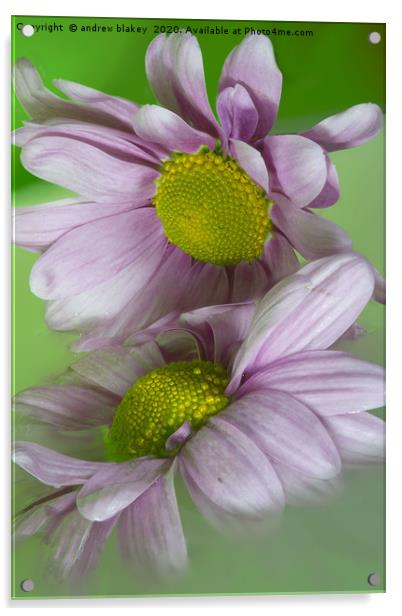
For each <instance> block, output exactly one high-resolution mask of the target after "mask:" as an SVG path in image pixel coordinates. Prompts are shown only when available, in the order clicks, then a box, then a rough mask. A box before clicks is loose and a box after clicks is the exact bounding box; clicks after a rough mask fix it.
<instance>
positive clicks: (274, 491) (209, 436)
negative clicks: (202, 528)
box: [179, 417, 284, 519]
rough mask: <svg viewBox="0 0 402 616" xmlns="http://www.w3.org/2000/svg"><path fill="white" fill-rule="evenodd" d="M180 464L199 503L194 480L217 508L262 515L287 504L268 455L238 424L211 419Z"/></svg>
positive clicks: (229, 512)
mask: <svg viewBox="0 0 402 616" xmlns="http://www.w3.org/2000/svg"><path fill="white" fill-rule="evenodd" d="M179 465H180V470H181V473H182V476H183V478H184V480H185V482H186V485H187V487H188V490H189V492H190V494H191V495H192V497H193V498H194V500H195V502H196V503H197V492H195V491H194V492H193V491H192V485H193V483H194V484H196V486H197V491H198V490H199V491H201V492H202V493H203V494H205V495H206V497H207V498H208V499H209V501H210V502H211V503H213V505H215V507H216V508H217V509H221V510H223V511H224V512H226V513H227V514H232V515H234V514H235V515H236V516H238V517H245V518H254V519H258V518H261V517H262V516H265V515H266V514H267V513H269V512H272V511H278V510H280V509H281V508H282V507H283V504H284V496H283V490H282V486H281V484H280V482H279V480H278V477H277V475H276V473H275V472H274V470H273V468H272V465H271V464H270V462H269V461H268V458H267V457H266V456H264V454H263V453H262V451H261V450H260V449H259V448H258V447H257V446H256V445H255V444H254V442H253V441H252V440H251V439H250V438H248V437H247V436H246V435H245V434H244V433H243V432H241V431H240V430H239V429H238V428H236V427H235V426H232V425H231V424H229V423H228V422H227V421H224V420H223V419H220V418H218V417H215V418H213V419H210V420H209V421H208V423H207V424H206V425H205V426H204V427H203V429H202V430H201V431H200V432H198V433H197V434H196V435H195V436H194V437H193V438H192V439H191V440H190V441H189V442H188V443H187V444H186V445H185V447H184V448H183V450H182V452H181V454H180V456H179Z"/></svg>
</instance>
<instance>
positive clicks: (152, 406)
mask: <svg viewBox="0 0 402 616" xmlns="http://www.w3.org/2000/svg"><path fill="white" fill-rule="evenodd" d="M228 382H229V379H228V375H227V372H226V370H225V368H224V367H223V366H221V365H220V364H214V363H212V362H209V361H200V360H194V361H178V362H174V363H172V364H167V365H166V366H163V367H162V368H157V369H156V370H153V371H152V372H149V373H148V374H147V375H145V376H143V377H141V378H140V379H138V381H136V383H135V384H134V385H133V386H132V387H131V388H130V389H129V390H128V391H127V393H126V394H125V396H124V398H123V400H122V401H121V403H120V405H119V406H118V407H117V409H116V412H115V415H114V418H113V423H112V426H111V428H110V430H109V433H108V435H107V438H106V442H107V449H108V454H109V457H110V458H111V459H113V460H116V461H122V460H128V459H130V458H136V457H139V456H166V455H169V452H168V451H167V450H166V447H165V445H166V439H167V438H169V436H170V435H171V434H173V433H174V432H175V431H176V430H177V429H178V428H179V427H180V426H181V425H182V424H183V423H184V422H185V421H186V420H187V421H188V422H189V423H190V425H191V427H192V428H193V429H195V430H197V429H198V428H200V427H201V426H202V425H203V424H204V423H205V422H206V420H207V419H208V417H210V416H211V415H215V414H216V413H219V411H222V410H223V409H224V408H225V407H226V406H227V405H228V403H229V398H228V397H227V396H225V395H224V393H223V392H224V391H225V389H226V386H227V384H228Z"/></svg>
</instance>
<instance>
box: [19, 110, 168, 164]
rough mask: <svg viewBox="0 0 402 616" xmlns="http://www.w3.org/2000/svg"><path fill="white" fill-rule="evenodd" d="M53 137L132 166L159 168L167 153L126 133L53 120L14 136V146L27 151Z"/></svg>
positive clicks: (30, 124) (26, 127) (33, 124)
mask: <svg viewBox="0 0 402 616" xmlns="http://www.w3.org/2000/svg"><path fill="white" fill-rule="evenodd" d="M45 137H49V138H50V137H52V138H53V139H54V138H60V139H72V140H74V141H79V142H81V143H84V144H86V145H88V146H93V147H94V148H97V149H99V150H101V151H102V152H104V153H105V154H107V155H108V156H112V157H114V158H116V159H118V160H122V161H126V162H128V163H130V162H131V163H137V164H140V165H142V164H148V165H151V166H153V167H154V168H156V167H157V166H158V165H159V161H160V154H161V153H164V150H162V148H161V147H160V146H157V145H156V144H148V143H145V142H144V141H143V140H142V139H140V138H139V137H137V136H136V135H134V132H133V131H132V134H131V135H129V134H127V133H126V132H125V131H122V130H117V129H115V128H110V127H108V126H101V125H99V124H90V123H88V122H79V121H75V120H69V119H65V118H61V119H59V118H52V119H50V120H46V121H42V122H25V124H24V126H23V128H19V129H17V130H16V131H15V132H14V143H15V145H17V146H19V147H25V146H26V145H28V143H29V142H30V141H32V140H34V139H36V138H42V139H43V138H45Z"/></svg>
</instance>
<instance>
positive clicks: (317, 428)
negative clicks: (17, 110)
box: [14, 254, 384, 575]
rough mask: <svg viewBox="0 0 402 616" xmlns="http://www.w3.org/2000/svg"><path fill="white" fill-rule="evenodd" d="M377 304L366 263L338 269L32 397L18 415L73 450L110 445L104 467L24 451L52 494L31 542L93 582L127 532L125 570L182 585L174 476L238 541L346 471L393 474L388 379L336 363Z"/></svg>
mask: <svg viewBox="0 0 402 616" xmlns="http://www.w3.org/2000/svg"><path fill="white" fill-rule="evenodd" d="M373 288H374V274H373V271H372V268H371V266H370V265H369V264H368V263H367V262H366V261H365V259H363V258H361V257H359V256H357V255H355V254H344V255H338V256H335V257H328V258H324V259H321V260H319V261H316V262H313V263H311V264H309V265H307V266H305V267H304V268H302V269H301V270H299V271H298V272H297V273H296V274H294V275H292V276H290V277H288V278H287V279H285V280H283V281H282V282H280V283H278V284H277V285H276V286H275V287H274V288H273V289H271V291H269V292H268V293H267V294H266V295H265V296H264V297H263V298H262V299H261V300H260V301H259V302H258V304H257V305H256V304H255V303H251V302H244V303H238V304H235V305H233V304H232V305H224V306H222V305H220V306H211V307H206V308H201V309H198V310H195V311H192V312H189V313H186V314H183V315H181V316H179V317H178V318H177V319H176V322H175V323H174V324H173V325H172V324H170V326H169V327H167V328H166V327H161V328H160V330H159V332H158V333H157V334H156V335H155V337H154V339H153V340H149V341H148V342H146V343H144V344H142V345H140V346H132V347H130V346H125V347H122V346H116V347H112V348H109V349H103V350H98V351H95V352H93V353H89V354H88V355H87V356H86V357H84V358H82V359H79V360H78V361H77V362H75V363H73V364H72V366H71V370H70V372H69V373H68V375H67V376H66V377H65V382H64V383H57V384H54V385H50V386H47V387H38V388H32V389H29V390H27V391H24V392H22V393H20V394H19V395H18V396H17V398H16V405H17V410H18V412H19V413H23V414H25V415H27V416H28V417H31V418H32V420H33V421H34V422H36V423H39V424H41V425H43V426H46V427H47V428H48V427H50V428H52V429H54V428H56V429H57V431H58V432H59V433H62V434H64V435H66V434H67V435H68V436H65V442H64V445H63V446H64V447H67V449H68V447H69V443H70V440H71V434H72V433H73V432H74V433H75V432H80V431H85V434H87V433H88V432H90V433H91V432H96V431H97V432H98V433H99V431H100V430H101V431H103V433H104V439H103V442H102V445H101V446H100V447H99V450H98V451H97V458H98V459H97V460H96V461H89V460H82V459H78V458H76V457H72V456H71V455H65V453H58V452H56V451H52V450H50V449H48V448H46V447H44V446H42V445H41V444H38V443H32V442H27V441H19V442H17V443H16V446H15V453H14V460H15V462H16V463H17V464H18V465H19V466H20V467H22V468H23V469H24V470H25V471H27V472H28V473H29V474H30V475H32V476H33V477H35V478H36V479H38V480H39V481H40V482H42V484H44V485H46V486H51V487H52V488H53V489H54V491H53V492H50V493H48V494H46V496H45V497H43V498H42V499H39V500H37V501H35V502H33V503H30V504H29V505H28V507H26V508H25V510H24V511H23V512H22V513H21V514H20V516H18V519H17V530H16V533H17V537H26V536H30V535H32V534H34V533H36V532H38V531H40V530H42V531H43V532H44V533H45V537H49V536H51V537H53V539H54V545H55V553H54V557H55V560H56V561H57V562H58V564H59V565H60V566H61V568H62V570H63V571H64V573H65V574H67V573H72V572H75V573H76V574H77V573H79V574H80V575H81V574H82V573H83V572H86V571H88V570H89V569H91V568H92V567H93V566H95V564H96V559H97V557H98V555H99V553H100V551H101V548H102V546H103V544H104V543H105V541H106V540H107V538H108V536H109V534H110V532H111V530H112V529H113V528H114V527H117V532H118V536H119V540H120V545H121V550H122V554H123V556H125V557H127V558H129V559H131V560H134V561H136V562H137V563H139V564H140V565H141V567H144V568H145V567H150V568H151V569H152V570H158V571H160V572H167V571H170V570H172V569H173V570H180V569H182V568H183V567H184V566H185V564H186V561H187V550H186V542H185V538H184V533H183V529H182V525H181V520H180V513H179V508H178V504H177V500H176V495H175V488H174V476H175V473H177V472H179V473H180V475H181V476H182V478H183V480H184V483H185V485H186V487H187V489H188V491H189V493H190V495H191V497H192V499H193V501H194V503H195V504H196V506H197V507H198V508H199V510H200V511H201V513H202V514H203V515H204V516H205V517H206V518H207V519H208V520H209V521H210V522H211V523H212V524H214V525H216V526H218V527H219V528H222V527H224V528H227V527H230V526H237V525H244V524H248V523H258V522H259V521H261V520H264V519H266V518H267V516H273V515H274V514H277V513H278V512H280V511H281V510H282V509H283V507H284V506H285V504H286V503H287V502H288V503H291V504H292V503H295V504H296V503H298V502H300V501H304V502H305V501H309V502H310V501H312V500H313V501H314V500H317V499H318V500H319V499H320V498H321V497H323V496H325V495H327V494H330V493H331V492H332V491H333V490H334V489H335V488H336V486H337V483H338V481H339V478H340V476H341V471H342V465H343V464H367V463H371V462H375V461H378V460H381V459H382V456H383V452H384V423H383V421H382V420H380V419H378V418H377V417H375V416H373V415H371V414H369V413H368V412H367V411H368V410H370V409H374V408H377V407H380V406H382V405H383V397H384V393H383V389H384V383H383V380H384V373H383V369H382V368H381V367H380V366H377V365H375V364H371V363H369V362H366V361H362V360H360V359H356V358H354V357H353V356H352V355H349V354H348V353H344V352H340V351H336V350H333V349H331V348H330V347H331V346H332V345H333V344H334V343H335V342H336V341H337V340H338V339H339V338H340V336H342V335H343V334H344V332H345V331H346V330H347V329H348V328H349V327H350V326H351V325H352V324H353V323H354V321H355V319H356V318H357V316H358V315H359V314H360V312H361V310H362V309H363V308H364V307H365V305H366V303H367V302H368V301H369V299H370V297H371V295H372V292H373ZM63 431H64V432H63ZM66 431H68V432H66Z"/></svg>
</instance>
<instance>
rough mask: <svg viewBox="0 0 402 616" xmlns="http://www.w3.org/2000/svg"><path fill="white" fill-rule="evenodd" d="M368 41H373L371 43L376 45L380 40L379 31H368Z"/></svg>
mask: <svg viewBox="0 0 402 616" xmlns="http://www.w3.org/2000/svg"><path fill="white" fill-rule="evenodd" d="M369 41H370V43H373V45H378V43H379V42H380V41H381V34H380V33H379V32H370V34H369Z"/></svg>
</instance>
